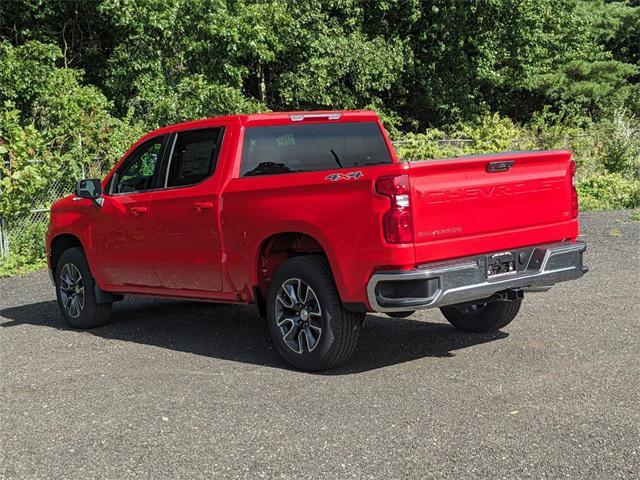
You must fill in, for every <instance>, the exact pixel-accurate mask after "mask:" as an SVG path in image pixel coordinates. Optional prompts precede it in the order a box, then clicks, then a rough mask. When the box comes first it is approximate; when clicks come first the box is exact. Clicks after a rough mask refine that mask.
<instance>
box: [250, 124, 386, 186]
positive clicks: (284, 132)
mask: <svg viewBox="0 0 640 480" xmlns="http://www.w3.org/2000/svg"><path fill="white" fill-rule="evenodd" d="M382 163H391V155H390V154H389V150H388V148H387V145H386V143H385V141H384V138H383V136H382V132H381V131H380V127H379V126H378V124H377V123H375V122H353V123H329V124H307V125H284V126H274V127H249V128H247V130H246V132H245V136H244V145H243V149H242V164H241V167H240V175H241V176H243V177H250V176H256V175H273V174H278V173H293V172H313V171H318V170H334V169H336V168H349V167H360V166H365V165H378V164H382Z"/></svg>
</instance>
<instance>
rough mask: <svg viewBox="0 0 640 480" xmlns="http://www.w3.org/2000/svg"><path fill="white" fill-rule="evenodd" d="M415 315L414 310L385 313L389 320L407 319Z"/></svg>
mask: <svg viewBox="0 0 640 480" xmlns="http://www.w3.org/2000/svg"><path fill="white" fill-rule="evenodd" d="M414 313H416V311H415V310H413V311H411V312H387V315H388V316H390V317H391V318H407V317H410V316H411V315H413V314H414Z"/></svg>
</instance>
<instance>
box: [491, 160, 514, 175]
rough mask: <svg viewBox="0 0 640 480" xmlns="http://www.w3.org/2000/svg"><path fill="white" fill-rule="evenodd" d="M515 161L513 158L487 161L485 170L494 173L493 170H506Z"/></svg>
mask: <svg viewBox="0 0 640 480" xmlns="http://www.w3.org/2000/svg"><path fill="white" fill-rule="evenodd" d="M514 163H516V161H515V160H502V161H499V162H489V163H487V172H489V173H495V172H506V171H507V170H509V169H510V168H511V167H513V164H514Z"/></svg>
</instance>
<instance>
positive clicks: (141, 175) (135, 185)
mask: <svg viewBox="0 0 640 480" xmlns="http://www.w3.org/2000/svg"><path fill="white" fill-rule="evenodd" d="M164 139H165V137H164V136H163V137H159V138H156V139H153V140H151V141H149V142H147V143H145V144H144V145H142V146H141V147H139V148H138V149H137V150H136V151H135V152H133V154H132V155H131V157H130V159H128V160H127V161H126V162H125V164H124V165H123V166H122V168H121V169H120V170H119V171H118V172H116V175H115V178H114V180H113V190H112V193H132V192H144V191H145V190H149V189H150V188H153V183H154V177H155V175H156V173H157V171H158V167H159V163H160V154H161V152H162V144H163V142H164Z"/></svg>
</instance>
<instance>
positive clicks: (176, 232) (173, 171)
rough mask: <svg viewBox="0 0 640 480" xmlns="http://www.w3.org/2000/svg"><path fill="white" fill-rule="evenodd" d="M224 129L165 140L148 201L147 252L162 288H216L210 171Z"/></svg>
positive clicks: (215, 210) (215, 219)
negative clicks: (156, 185) (158, 180)
mask: <svg viewBox="0 0 640 480" xmlns="http://www.w3.org/2000/svg"><path fill="white" fill-rule="evenodd" d="M223 134H224V129H223V128H222V127H207V128H201V129H196V130H182V131H178V132H176V133H174V134H172V136H171V138H170V140H169V147H168V152H169V153H168V155H167V157H166V162H165V163H166V165H165V166H164V168H163V172H164V176H165V178H164V185H163V188H161V189H158V190H156V191H154V192H153V195H152V196H151V201H150V211H149V223H150V239H149V242H148V243H147V245H148V254H150V255H151V256H152V257H153V264H154V268H155V271H156V274H157V276H158V278H159V279H160V282H161V284H162V286H163V287H164V288H169V289H180V290H198V291H220V290H221V289H222V282H221V273H220V263H221V252H220V238H219V233H220V232H219V226H218V196H217V192H216V186H215V178H214V172H215V171H216V163H217V158H218V154H219V151H220V147H221V145H222V137H223Z"/></svg>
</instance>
